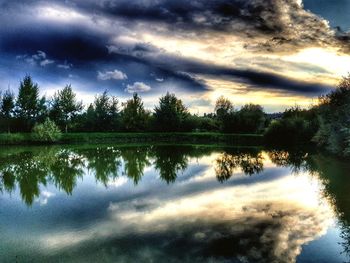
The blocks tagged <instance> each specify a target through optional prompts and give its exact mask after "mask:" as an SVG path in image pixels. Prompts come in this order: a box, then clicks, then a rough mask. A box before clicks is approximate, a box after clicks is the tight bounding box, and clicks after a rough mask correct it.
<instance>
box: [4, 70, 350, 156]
mask: <svg viewBox="0 0 350 263" xmlns="http://www.w3.org/2000/svg"><path fill="white" fill-rule="evenodd" d="M269 116H270V115H268V114H266V113H265V112H264V110H263V108H262V107H261V106H260V105H255V104H247V105H244V106H243V107H241V108H240V109H236V108H235V107H234V105H233V103H232V102H231V101H230V100H229V99H227V98H225V97H220V98H219V99H218V100H217V101H216V105H215V108H214V111H213V112H212V113H207V114H204V115H203V116H198V115H195V114H191V113H190V112H189V111H188V109H187V107H186V106H185V105H184V103H183V102H182V101H181V100H180V99H178V98H177V97H176V96H175V94H171V93H167V94H166V95H164V96H162V97H161V98H159V102H158V105H156V106H155V107H154V109H153V111H150V110H147V109H145V107H144V104H143V101H142V99H141V97H140V96H139V95H138V94H137V93H134V94H133V96H132V98H130V99H128V100H127V101H126V102H124V103H120V102H119V100H118V99H117V98H116V97H115V96H111V95H109V94H108V92H107V91H105V92H104V93H102V94H100V95H97V96H96V97H95V100H94V102H93V103H91V104H90V105H88V107H86V108H85V107H84V105H83V104H82V102H80V101H78V99H77V96H76V94H75V93H74V91H73V89H72V87H71V85H67V86H66V87H64V88H63V89H62V90H59V91H57V92H56V93H55V94H54V95H53V97H52V98H49V99H48V98H45V97H40V96H39V87H38V85H37V84H36V83H34V82H33V80H32V78H31V77H30V76H26V77H24V78H23V80H22V81H21V82H20V86H19V90H18V95H17V97H15V95H14V93H13V92H12V91H11V90H6V91H4V92H3V94H1V97H0V132H31V131H34V133H36V134H38V137H44V138H46V139H47V140H51V139H52V138H54V137H55V136H56V135H57V134H59V133H60V132H61V131H64V132H68V131H69V132H116V131H123V132H152V131H155V132H191V131H208V132H223V133H250V134H264V136H265V141H266V142H267V143H268V144H277V145H288V146H291V145H293V146H294V145H304V144H310V143H313V144H316V145H318V146H320V147H323V148H325V149H327V150H328V151H330V152H332V153H335V154H338V155H341V156H349V155H350V75H349V76H348V77H344V78H343V79H342V80H341V81H340V83H339V84H338V87H337V88H336V89H334V90H333V91H332V92H330V93H329V94H327V95H324V96H320V97H319V100H318V103H317V104H316V105H313V106H311V107H310V108H309V109H301V108H299V107H292V108H289V109H286V110H285V111H284V112H283V113H282V114H281V115H280V117H278V118H270V117H269Z"/></svg>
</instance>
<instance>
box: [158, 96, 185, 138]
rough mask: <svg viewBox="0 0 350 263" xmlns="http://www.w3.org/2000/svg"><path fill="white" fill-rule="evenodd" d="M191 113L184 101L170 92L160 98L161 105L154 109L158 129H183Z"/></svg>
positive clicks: (167, 130)
mask: <svg viewBox="0 0 350 263" xmlns="http://www.w3.org/2000/svg"><path fill="white" fill-rule="evenodd" d="M188 116H189V113H188V110H187V108H186V107H185V106H184V104H183V103H182V101H181V100H180V99H178V98H176V96H175V94H170V93H169V92H168V93H167V94H166V95H165V96H163V97H161V98H160V99H159V106H157V107H156V108H155V109H154V117H155V124H156V127H155V128H156V130H158V131H166V132H169V131H183V130H184V123H185V121H186V119H187V118H188Z"/></svg>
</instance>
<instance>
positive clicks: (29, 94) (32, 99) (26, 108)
mask: <svg viewBox="0 0 350 263" xmlns="http://www.w3.org/2000/svg"><path fill="white" fill-rule="evenodd" d="M16 113H17V116H18V117H19V118H20V119H22V120H23V121H24V122H25V127H24V128H25V129H27V130H28V129H30V128H31V126H32V125H33V124H34V123H35V121H36V118H37V117H38V114H39V87H38V84H36V83H33V80H32V78H31V77H30V76H29V75H28V76H25V77H24V79H23V80H22V81H21V83H20V87H19V91H18V97H17V102H16Z"/></svg>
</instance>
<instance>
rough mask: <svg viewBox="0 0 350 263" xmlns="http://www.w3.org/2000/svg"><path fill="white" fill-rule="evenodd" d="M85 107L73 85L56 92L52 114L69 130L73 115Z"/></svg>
mask: <svg viewBox="0 0 350 263" xmlns="http://www.w3.org/2000/svg"><path fill="white" fill-rule="evenodd" d="M82 109H83V104H82V103H81V102H78V101H77V99H76V94H75V93H74V92H73V90H72V87H71V85H67V86H66V87H64V89H63V90H60V91H58V92H56V93H55V95H54V98H53V105H52V113H51V115H52V116H53V117H54V119H55V120H56V121H57V123H63V125H64V130H65V132H66V133H67V132H68V126H69V124H70V122H71V120H72V118H73V117H75V116H76V115H77V114H78V113H79V112H80V111H81V110H82Z"/></svg>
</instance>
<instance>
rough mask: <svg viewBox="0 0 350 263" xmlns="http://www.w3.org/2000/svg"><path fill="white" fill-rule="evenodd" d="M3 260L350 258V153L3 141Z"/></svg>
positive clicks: (0, 253) (0, 210)
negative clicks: (345, 157)
mask: <svg viewBox="0 0 350 263" xmlns="http://www.w3.org/2000/svg"><path fill="white" fill-rule="evenodd" d="M0 190H1V193H0V262H167V263H170V262H327V263H329V262H346V261H349V258H350V257H349V256H350V254H349V252H350V251H349V248H350V246H349V245H350V228H349V225H348V222H349V221H348V220H349V218H350V164H348V163H346V162H345V161H339V160H336V159H334V158H331V157H327V156H323V155H320V154H312V153H308V152H305V151H298V152H286V151H264V150H244V149H233V148H225V149H224V148H213V147H198V146H181V147H179V146H171V145H170V146H169V145H168V146H142V147H141V146H140V147H135V146H133V147H131V146H130V147H121V146H103V145H99V146H76V147H33V148H28V147H27V148H17V147H11V148H3V149H1V150H0Z"/></svg>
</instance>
